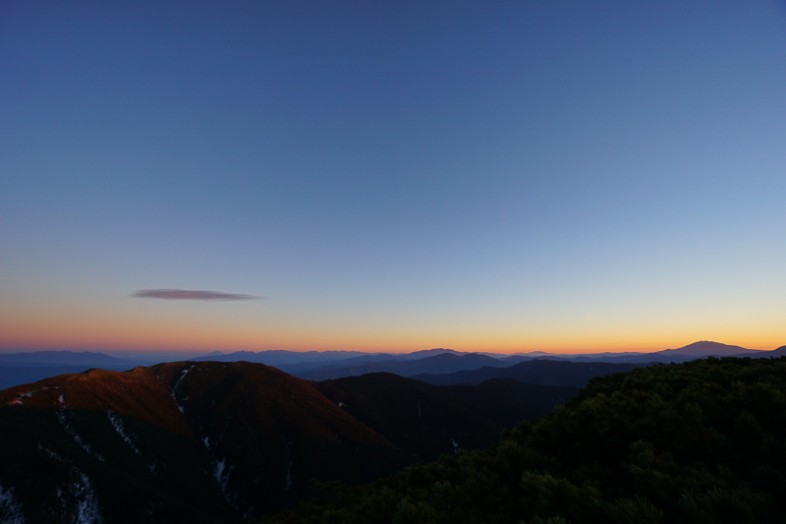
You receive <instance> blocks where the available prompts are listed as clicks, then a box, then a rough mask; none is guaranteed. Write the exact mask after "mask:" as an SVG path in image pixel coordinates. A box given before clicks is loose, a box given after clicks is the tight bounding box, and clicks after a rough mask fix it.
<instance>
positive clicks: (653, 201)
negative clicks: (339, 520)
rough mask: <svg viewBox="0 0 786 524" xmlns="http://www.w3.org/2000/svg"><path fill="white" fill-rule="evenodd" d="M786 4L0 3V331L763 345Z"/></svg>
mask: <svg viewBox="0 0 786 524" xmlns="http://www.w3.org/2000/svg"><path fill="white" fill-rule="evenodd" d="M785 138H786V3H784V2H782V1H779V2H778V1H766V0H761V1H725V0H722V1H716V0H713V1H709V0H707V1H701V0H695V1H694V0H690V1H685V0H659V1H628V0H619V1H586V0H576V1H571V0H561V1H553V2H551V1H549V2H546V1H534V0H533V1H526V0H522V1H499V2H495V1H492V2H480V1H477V2H473V1H467V2H458V1H457V2H445V1H442V2H431V1H427V0H419V1H412V2H409V1H404V2H401V1H396V2H387V1H384V0H380V1H374V2H366V1H362V2H361V1H357V2H348V1H336V2H323V1H287V2H257V1H253V2H252V1H248V2H243V1H238V2H200V1H188V2H178V1H171V2H160V1H155V2H153V1H133V2H131V1H129V2H124V1H118V2H105V1H78V2H61V1H46V0H42V1H39V2H22V1H16V0H11V1H7V2H3V3H2V5H0V350H6V351H10V350H37V349H72V350H101V351H106V352H112V351H131V350H133V351H140V352H150V351H160V350H170V351H190V352H194V351H212V350H224V351H232V350H240V349H244V350H255V351H257V350H264V349H291V350H306V349H317V350H327V349H350V350H366V351H401V352H403V351H414V350H419V349H425V348H431V347H450V348H453V349H457V350H465V351H497V352H519V351H534V350H545V351H556V352H562V351H564V352H574V353H575V352H588V351H606V350H611V351H623V350H645V351H647V350H657V349H664V348H669V347H679V346H681V345H684V344H687V343H690V342H693V341H695V340H702V339H709V340H718V341H721V342H726V343H729V344H737V345H741V346H745V347H750V348H760V349H773V348H775V347H778V346H780V345H783V344H786V298H784V297H786V271H784V265H783V260H784V259H786V205H785V204H786V146H784V139H785Z"/></svg>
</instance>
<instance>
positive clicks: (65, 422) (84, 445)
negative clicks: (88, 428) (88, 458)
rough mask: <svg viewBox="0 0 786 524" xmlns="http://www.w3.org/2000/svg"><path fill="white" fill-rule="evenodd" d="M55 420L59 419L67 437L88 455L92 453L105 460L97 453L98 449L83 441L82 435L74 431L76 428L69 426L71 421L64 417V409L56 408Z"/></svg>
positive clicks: (104, 460) (103, 460)
mask: <svg viewBox="0 0 786 524" xmlns="http://www.w3.org/2000/svg"><path fill="white" fill-rule="evenodd" d="M57 420H58V421H60V425H61V426H63V429H64V430H65V432H66V434H67V435H68V436H69V437H71V439H73V441H74V442H75V443H76V444H77V445H78V446H79V447H80V448H82V449H83V450H84V452H85V453H87V454H88V455H93V456H94V457H96V458H97V459H98V460H100V461H101V462H106V459H105V458H104V456H103V455H102V454H101V453H99V452H98V451H95V450H94V449H93V448H92V447H91V446H90V445H89V444H88V443H87V442H85V441H84V440H83V439H82V437H80V436H79V434H78V433H77V432H76V430H74V428H73V426H71V423H70V422H69V420H68V419H67V418H66V414H65V410H62V409H61V410H58V412H57Z"/></svg>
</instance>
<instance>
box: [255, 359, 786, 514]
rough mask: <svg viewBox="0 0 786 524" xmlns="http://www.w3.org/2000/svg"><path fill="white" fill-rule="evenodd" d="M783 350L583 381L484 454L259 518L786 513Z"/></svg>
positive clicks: (330, 489) (334, 488)
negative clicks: (775, 355)
mask: <svg viewBox="0 0 786 524" xmlns="http://www.w3.org/2000/svg"><path fill="white" fill-rule="evenodd" d="M785 474H786V359H778V360H751V359H722V360H717V359H708V360H701V361H694V362H690V363H687V364H675V365H659V366H654V367H649V368H641V369H636V370H633V371H631V372H628V373H625V374H618V375H613V376H608V377H604V378H599V379H594V380H593V381H592V382H591V383H590V385H589V386H588V387H587V388H586V389H585V390H584V391H583V392H582V393H581V394H580V395H579V396H578V397H577V398H576V399H574V400H573V401H571V402H570V403H568V404H566V405H565V406H563V407H561V408H559V409H557V410H556V411H555V412H554V413H553V414H552V415H550V416H548V417H546V418H544V419H541V420H540V421H538V422H536V423H534V424H523V425H521V426H519V427H518V428H517V429H516V430H515V431H512V432H510V433H509V434H508V435H506V437H505V438H504V439H503V440H502V442H501V443H500V444H499V445H498V446H497V447H496V448H494V449H493V450H491V451H487V452H466V453H462V454H460V455H458V456H445V457H443V458H442V459H441V460H439V461H437V462H434V463H430V464H427V465H420V466H413V467H410V468H408V469H406V470H405V471H404V472H402V473H401V474H399V475H397V476H395V477H393V478H392V479H388V480H384V481H378V482H376V483H375V484H373V485H370V486H363V487H359V488H351V489H350V488H344V487H342V486H340V485H335V484H333V485H329V486H324V487H323V495H322V498H321V499H315V500H312V501H311V502H310V503H308V504H305V505H301V506H300V507H299V508H296V509H295V510H292V511H289V512H287V513H283V514H279V515H277V516H276V517H274V518H271V519H269V520H266V521H265V522H277V523H284V522H287V523H291V522H345V523H364V522H369V523H370V522H374V523H377V522H391V523H396V524H399V523H443V522H444V523H456V522H461V523H487V522H499V523H504V522H510V523H514V522H516V523H517V522H528V523H545V522H550V523H556V522H620V523H622V522H630V523H633V522H636V523H642V522H735V523H736V522H786V511H784V504H783V501H784V500H786V476H785Z"/></svg>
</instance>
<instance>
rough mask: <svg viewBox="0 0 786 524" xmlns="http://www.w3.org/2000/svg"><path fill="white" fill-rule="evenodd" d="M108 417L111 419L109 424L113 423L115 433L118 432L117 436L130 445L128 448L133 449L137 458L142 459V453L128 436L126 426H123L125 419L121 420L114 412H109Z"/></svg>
mask: <svg viewBox="0 0 786 524" xmlns="http://www.w3.org/2000/svg"><path fill="white" fill-rule="evenodd" d="M106 416H107V418H108V419H109V422H111V423H112V427H113V428H115V432H117V434H118V435H120V438H122V439H123V442H125V443H126V444H128V447H130V448H131V450H132V451H133V452H134V454H135V455H136V456H137V457H141V456H142V452H141V451H139V448H138V447H137V446H136V444H134V442H133V441H132V440H131V437H129V436H128V433H126V429H125V426H124V425H123V419H122V418H120V416H119V415H117V413H113V412H112V410H108V411H107V412H106Z"/></svg>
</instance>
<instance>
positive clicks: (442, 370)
mask: <svg viewBox="0 0 786 524" xmlns="http://www.w3.org/2000/svg"><path fill="white" fill-rule="evenodd" d="M784 348H786V346H784V347H781V348H778V349H776V350H774V351H763V350H754V349H746V348H743V347H740V346H731V345H727V344H721V343H718V342H709V341H700V342H695V343H693V344H689V345H687V346H683V347H681V348H677V349H665V350H662V351H656V352H652V353H637V352H624V353H597V354H572V355H570V354H558V353H545V352H542V351H536V352H530V353H517V354H513V355H508V354H495V353H471V352H459V351H455V350H452V349H445V348H435V349H427V350H423V351H415V352H412V353H404V354H400V353H366V352H360V351H305V352H298V351H286V350H269V351H258V352H252V351H238V352H233V353H221V352H213V353H210V354H208V355H202V356H199V357H195V358H192V359H190V360H194V361H201V362H255V363H260V364H266V365H269V366H273V367H276V368H279V369H281V370H282V371H285V372H287V373H290V374H292V375H295V376H299V377H301V378H306V379H309V380H326V379H334V378H341V377H349V376H358V375H363V374H366V373H378V372H387V373H395V374H397V375H400V376H406V377H414V376H417V375H423V374H446V373H455V372H459V371H471V370H475V369H480V368H483V367H497V368H503V367H508V366H512V365H514V364H518V363H520V362H529V361H533V360H540V359H550V360H558V361H566V362H587V363H593V362H594V363H598V362H605V363H610V364H653V363H664V364H665V363H673V362H686V361H690V360H695V359H698V358H706V357H726V356H733V357H750V358H764V357H777V356H781V355H782V354H784V352H786V349H784ZM170 360H171V358H165V359H164V360H158V361H153V362H150V361H147V362H142V361H135V360H129V359H121V358H116V357H112V356H109V355H106V354H103V353H92V352H70V351H45V352H25V353H10V354H9V353H5V354H3V353H0V389H3V388H7V387H11V386H14V385H19V384H26V383H29V382H34V381H36V380H41V379H43V378H46V377H51V376H55V375H59V374H63V373H78V372H81V371H84V370H87V369H90V368H102V369H112V370H125V369H131V368H133V367H135V366H138V365H150V364H152V363H157V362H164V361H170Z"/></svg>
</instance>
